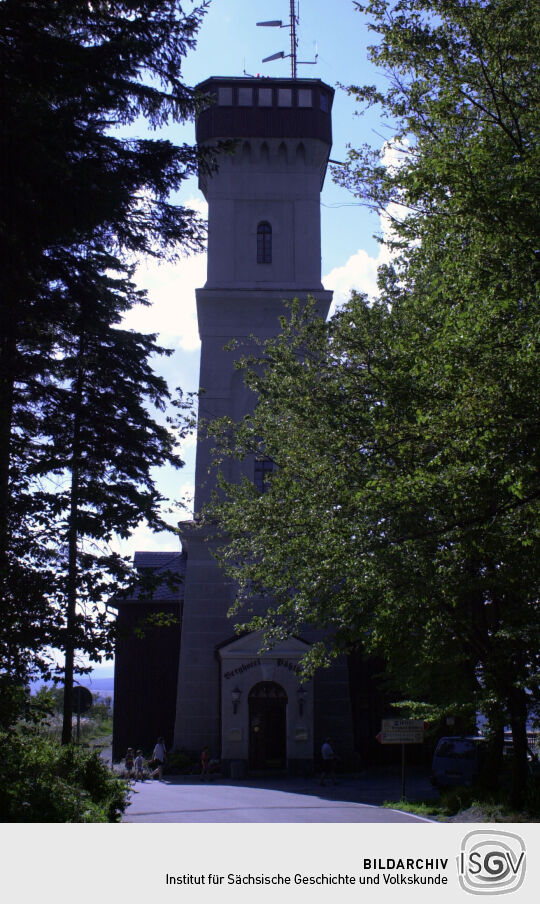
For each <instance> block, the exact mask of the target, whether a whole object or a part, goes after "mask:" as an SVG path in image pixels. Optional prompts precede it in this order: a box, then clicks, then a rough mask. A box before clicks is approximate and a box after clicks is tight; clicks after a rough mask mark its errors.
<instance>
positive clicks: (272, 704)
mask: <svg viewBox="0 0 540 904" xmlns="http://www.w3.org/2000/svg"><path fill="white" fill-rule="evenodd" d="M248 703H249V768H250V769H285V767H286V765H287V694H286V693H285V691H284V690H283V688H282V687H281V685H279V684H276V682H275V681H259V683H258V684H255V685H254V686H253V687H252V688H251V690H250V692H249V695H248Z"/></svg>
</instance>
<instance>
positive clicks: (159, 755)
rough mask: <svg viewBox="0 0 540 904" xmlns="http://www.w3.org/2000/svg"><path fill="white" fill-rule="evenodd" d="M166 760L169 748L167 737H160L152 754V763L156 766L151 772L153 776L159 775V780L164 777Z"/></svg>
mask: <svg viewBox="0 0 540 904" xmlns="http://www.w3.org/2000/svg"><path fill="white" fill-rule="evenodd" d="M166 762H167V750H166V748H165V738H158V739H157V742H156V746H155V747H154V752H153V754H152V764H153V765H154V766H155V769H154V771H153V772H152V773H151V777H152V778H155V777H156V775H157V777H158V779H159V781H161V779H162V778H163V766H164V765H165V763H166Z"/></svg>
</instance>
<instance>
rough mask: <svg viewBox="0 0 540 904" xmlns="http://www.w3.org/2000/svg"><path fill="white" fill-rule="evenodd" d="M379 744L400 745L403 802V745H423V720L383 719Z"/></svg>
mask: <svg viewBox="0 0 540 904" xmlns="http://www.w3.org/2000/svg"><path fill="white" fill-rule="evenodd" d="M377 741H378V742H379V744H401V799H402V800H405V744H423V742H424V721H423V719H383V720H382V725H381V730H380V732H379V734H378V735H377Z"/></svg>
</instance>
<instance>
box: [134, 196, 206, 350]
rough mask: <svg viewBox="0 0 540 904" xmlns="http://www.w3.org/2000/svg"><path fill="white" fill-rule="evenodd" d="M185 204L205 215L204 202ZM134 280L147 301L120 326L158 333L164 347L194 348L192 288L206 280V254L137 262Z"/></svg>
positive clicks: (194, 323)
mask: <svg viewBox="0 0 540 904" xmlns="http://www.w3.org/2000/svg"><path fill="white" fill-rule="evenodd" d="M185 206H186V207H191V208H192V209H194V210H197V211H198V212H199V213H200V214H201V215H202V216H203V217H206V216H207V205H206V203H205V202H204V201H201V200H200V199H198V198H191V199H189V200H187V201H186V202H185ZM135 282H136V283H137V286H139V288H141V289H146V290H147V292H148V300H149V302H150V304H149V305H148V306H147V307H145V306H144V305H137V306H136V307H134V308H133V309H132V310H131V311H129V312H128V314H127V315H126V317H125V318H124V325H125V326H126V327H127V328H128V329H133V330H137V331H138V332H141V333H159V334H160V336H159V341H160V342H161V343H162V344H163V345H166V346H172V347H177V348H181V349H184V350H185V351H193V350H195V349H198V348H199V345H200V342H199V332H198V329H197V314H196V307H195V289H198V288H200V287H201V286H204V284H205V282H206V253H204V252H203V253H201V254H196V255H191V256H190V257H186V258H182V259H181V260H179V261H176V262H175V263H169V262H166V261H164V262H159V261H155V260H152V259H151V258H149V259H147V260H144V261H141V263H140V264H139V266H138V268H137V271H136V274H135Z"/></svg>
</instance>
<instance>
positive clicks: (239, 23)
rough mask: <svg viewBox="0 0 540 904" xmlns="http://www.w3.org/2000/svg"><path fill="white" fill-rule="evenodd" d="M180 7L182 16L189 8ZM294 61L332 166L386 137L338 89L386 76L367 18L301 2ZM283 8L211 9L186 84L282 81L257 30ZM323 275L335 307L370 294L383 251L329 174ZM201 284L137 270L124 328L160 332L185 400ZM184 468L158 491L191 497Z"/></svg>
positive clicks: (195, 201)
mask: <svg viewBox="0 0 540 904" xmlns="http://www.w3.org/2000/svg"><path fill="white" fill-rule="evenodd" d="M187 8H188V7H187V5H186V9H187ZM299 12H300V25H299V29H298V37H299V52H298V59H299V60H312V59H314V56H315V53H316V52H317V53H318V62H317V65H315V66H313V65H307V66H299V67H298V74H299V76H300V77H302V76H304V77H306V78H320V79H322V80H323V81H325V82H327V83H328V84H329V85H332V86H333V87H334V88H335V90H336V94H335V100H334V106H333V115H332V122H333V136H334V143H333V148H332V152H331V157H332V159H334V160H343V159H344V158H345V155H346V152H347V145H348V144H350V145H352V146H353V147H358V146H359V145H361V144H362V143H364V142H367V143H369V144H373V145H377V146H380V145H381V143H382V137H381V136H383V135H384V134H385V133H384V128H385V127H384V124H383V123H381V122H380V121H379V120H378V118H377V114H376V113H375V112H370V113H369V114H368V115H367V116H362V117H359V116H357V115H355V114H356V112H357V110H358V105H357V104H356V103H355V102H354V100H353V99H352V98H350V97H349V96H348V95H347V93H346V92H345V91H344V90H342V89H341V88H339V87H338V83H341V84H344V85H348V84H364V83H369V84H372V83H375V82H378V83H381V82H382V80H383V79H384V75H383V74H381V73H380V72H377V71H376V70H375V69H374V67H372V65H371V64H370V63H369V61H368V59H367V47H368V45H369V44H370V43H372V42H373V41H374V36H373V35H372V34H370V33H369V32H368V29H367V24H366V21H365V19H364V17H363V16H362V15H361V14H360V13H358V12H357V11H356V10H355V8H354V5H353V2H352V0H333V2H332V3H329V2H328V0H301V2H300V8H299ZM288 15H289V3H288V2H287V0H264V2H263V0H212V2H211V3H210V7H209V10H208V13H207V15H206V16H205V18H204V21H203V24H202V28H201V30H200V33H199V39H198V44H197V48H196V50H194V51H192V52H191V53H189V55H188V56H187V57H186V59H185V65H184V69H183V79H184V81H185V82H187V83H189V84H196V83H197V82H200V81H202V80H204V79H206V78H208V77H209V76H211V75H221V76H224V75H229V76H240V75H243V74H244V71H245V72H247V73H248V74H250V75H257V74H258V73H260V74H264V75H268V76H275V77H278V76H287V75H289V73H290V61H289V60H287V59H285V60H278V61H275V62H271V63H266V64H263V63H262V62H261V61H262V58H263V57H266V56H269V55H270V54H272V53H275V52H277V51H280V50H284V51H285V52H286V53H287V52H288V50H289V32H288V29H286V28H283V29H278V28H258V27H257V26H256V22H257V21H263V20H268V19H282V20H283V21H284V22H287V21H288ZM165 134H166V135H167V136H168V137H170V138H171V139H172V140H174V141H177V142H183V141H188V142H193V141H194V125H193V123H189V124H185V125H183V126H171V127H169V128H168V129H167V130H165ZM179 200H180V201H181V202H183V203H185V204H187V205H195V206H196V207H197V208H198V209H200V210H201V212H202V213H203V214H204V213H205V204H204V198H203V196H202V194H201V193H200V191H199V189H198V186H197V181H196V179H191V180H189V182H187V183H185V186H184V189H183V191H182V192H181V193H180V195H179ZM321 205H322V208H321V215H322V273H323V283H324V285H325V288H329V289H333V290H334V299H335V302H336V303H338V304H339V303H340V302H343V301H344V300H345V299H346V298H347V297H348V295H349V292H350V289H351V288H356V289H358V290H360V291H366V292H373V291H374V290H375V277H376V269H377V264H378V263H379V262H380V260H381V253H382V252H381V249H380V246H379V245H378V243H377V242H376V241H375V239H374V238H373V235H374V233H378V232H379V231H380V226H381V224H380V222H379V219H378V217H376V216H375V215H374V214H372V213H369V212H368V211H367V210H366V209H365V208H364V207H362V206H361V205H360V204H359V202H357V201H356V200H355V199H354V198H353V197H352V195H350V194H349V193H348V192H347V191H345V190H344V189H342V188H339V187H338V186H336V185H335V184H333V182H332V180H331V177H330V173H328V174H327V178H326V181H325V185H324V189H323V192H322V196H321ZM205 281H206V256H205V255H204V254H200V255H197V256H194V257H189V258H185V259H182V260H181V261H180V262H178V263H176V264H174V265H172V264H167V263H165V264H162V265H159V266H158V265H157V264H155V263H153V262H147V261H142V262H141V263H140V266H139V269H138V274H137V282H138V283H139V285H140V286H141V287H144V288H146V289H147V290H148V293H149V299H150V301H151V307H149V308H137V309H135V310H134V311H133V312H131V313H130V315H129V317H128V319H127V325H128V326H131V327H133V328H135V329H139V330H142V331H146V332H156V331H157V332H159V335H160V342H161V344H162V345H164V346H167V347H170V348H173V349H174V354H173V355H172V356H171V357H170V358H168V359H163V360H161V361H159V362H156V369H157V370H159V372H160V373H162V374H163V375H164V376H165V377H166V379H167V381H168V383H169V385H170V386H171V388H174V387H176V386H181V387H182V389H183V390H184V391H185V392H189V391H192V390H196V389H197V386H198V366H199V343H198V335H197V325H196V317H195V291H194V290H195V288H197V287H199V286H203V285H204V283H205ZM182 453H183V456H184V459H185V461H186V466H185V467H184V468H183V469H182V470H181V471H176V472H174V471H170V470H168V469H161V470H160V471H159V472H157V473H156V477H157V481H158V488H159V489H160V491H161V492H162V493H163V494H164V495H166V496H168V497H169V498H171V499H179V498H181V497H182V496H184V495H185V494H188V496H189V494H190V492H191V490H192V485H193V470H194V458H195V441H194V438H192V439H191V440H188V442H187V443H186V444H185V445H184V447H183V449H182ZM189 514H190V511H189V506H188V508H187V509H186V510H185V511H184V512H182V511H179V510H178V509H175V510H173V511H172V512H171V514H170V516H169V521H170V523H172V524H175V523H176V522H177V521H178V520H179V519H181V518H187V517H189ZM118 548H119V550H120V551H121V552H122V553H123V554H124V555H132V554H133V552H134V551H135V550H136V549H147V550H151V549H176V548H178V540H177V539H176V538H175V537H174V536H172V535H170V534H166V533H165V534H152V533H151V532H150V531H149V530H148V529H147V528H146V527H145V526H144V525H140V527H139V528H138V529H137V530H136V532H135V533H134V535H133V536H132V538H131V539H130V540H129V541H123V542H122V543H119V545H118Z"/></svg>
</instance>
